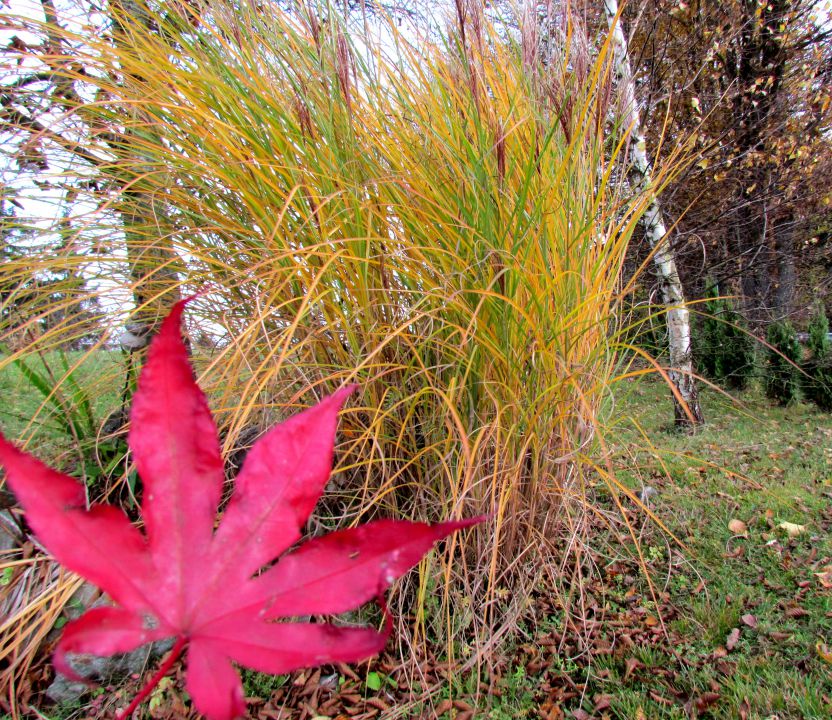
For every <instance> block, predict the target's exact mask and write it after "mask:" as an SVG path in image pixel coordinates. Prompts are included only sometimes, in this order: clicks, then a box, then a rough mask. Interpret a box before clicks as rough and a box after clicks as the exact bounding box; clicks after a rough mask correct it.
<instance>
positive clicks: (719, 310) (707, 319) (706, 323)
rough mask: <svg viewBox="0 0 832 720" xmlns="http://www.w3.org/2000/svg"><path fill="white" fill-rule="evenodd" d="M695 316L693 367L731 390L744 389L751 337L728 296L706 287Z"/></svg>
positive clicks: (749, 370) (751, 357) (749, 375)
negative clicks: (700, 307)
mask: <svg viewBox="0 0 832 720" xmlns="http://www.w3.org/2000/svg"><path fill="white" fill-rule="evenodd" d="M705 297H706V298H707V301H706V302H705V303H704V306H702V311H701V314H700V315H699V316H698V317H697V318H696V324H695V336H694V342H693V351H694V354H695V357H694V360H695V362H696V368H697V370H698V371H699V372H700V373H701V374H702V375H704V376H705V377H706V378H708V379H710V380H713V381H715V382H718V383H721V384H723V385H725V386H727V387H729V388H731V389H732V390H744V389H745V388H746V387H747V386H748V383H749V381H750V380H751V379H752V378H753V377H754V371H755V366H754V354H755V353H754V338H753V337H752V335H751V334H750V333H749V332H748V330H747V328H746V325H745V322H744V320H743V318H742V316H741V315H740V314H739V313H738V312H737V311H736V309H735V308H734V305H733V302H732V301H731V300H730V299H728V298H722V297H720V296H719V290H718V288H717V286H716V285H714V284H711V285H710V286H709V287H708V290H707V292H706V295H705Z"/></svg>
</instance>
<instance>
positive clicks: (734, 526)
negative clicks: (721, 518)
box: [728, 518, 748, 535]
mask: <svg viewBox="0 0 832 720" xmlns="http://www.w3.org/2000/svg"><path fill="white" fill-rule="evenodd" d="M728 529H729V530H730V531H731V532H732V533H734V535H748V525H746V524H745V523H744V522H743V521H742V520H738V519H737V518H732V519H731V520H730V521H729V522H728Z"/></svg>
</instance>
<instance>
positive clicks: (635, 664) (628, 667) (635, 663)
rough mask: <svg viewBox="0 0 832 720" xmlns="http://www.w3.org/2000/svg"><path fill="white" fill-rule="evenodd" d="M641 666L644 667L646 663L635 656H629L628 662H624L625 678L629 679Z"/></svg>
mask: <svg viewBox="0 0 832 720" xmlns="http://www.w3.org/2000/svg"><path fill="white" fill-rule="evenodd" d="M640 667H644V665H643V663H641V662H640V661H639V660H638V659H636V658H634V657H630V658H627V662H626V663H624V680H625V681H626V680H629V678H630V675H632V674H633V673H634V672H635V671H636V670H637V669H638V668H640Z"/></svg>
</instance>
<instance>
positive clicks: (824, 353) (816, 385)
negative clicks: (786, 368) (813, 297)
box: [801, 304, 832, 412]
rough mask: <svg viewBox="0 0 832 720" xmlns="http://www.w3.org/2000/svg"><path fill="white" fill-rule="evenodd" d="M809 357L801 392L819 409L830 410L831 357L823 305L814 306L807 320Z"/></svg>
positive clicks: (831, 384)
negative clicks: (808, 320) (810, 317)
mask: <svg viewBox="0 0 832 720" xmlns="http://www.w3.org/2000/svg"><path fill="white" fill-rule="evenodd" d="M807 344H808V348H809V352H810V353H811V355H810V357H809V358H808V359H807V360H806V362H805V363H804V364H803V372H804V375H803V377H801V381H802V384H803V392H804V394H805V395H806V399H807V400H811V401H812V402H813V403H815V405H817V406H818V407H819V408H820V409H821V410H826V411H827V412H828V411H830V410H832V357H830V352H829V349H830V343H829V319H828V318H827V317H826V310H825V308H824V307H823V305H821V304H818V305H817V306H816V307H815V311H814V314H813V315H812V319H811V321H810V322H809V340H808V343H807Z"/></svg>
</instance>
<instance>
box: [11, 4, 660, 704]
mask: <svg viewBox="0 0 832 720" xmlns="http://www.w3.org/2000/svg"><path fill="white" fill-rule="evenodd" d="M198 7H199V12H202V13H204V14H202V15H200V14H198V11H197V5H196V4H195V5H194V6H193V7H191V6H190V5H187V6H186V5H184V4H183V5H179V4H177V5H174V4H170V7H169V8H168V9H167V10H166V9H164V8H162V9H161V10H160V11H159V12H158V13H157V14H154V15H153V16H152V17H146V16H145V17H141V18H136V17H128V16H118V15H116V16H115V17H114V23H113V25H112V26H111V27H110V28H109V29H108V30H107V31H106V32H102V33H100V34H97V35H92V36H91V35H90V34H84V30H83V29H82V30H78V31H70V30H62V31H61V32H62V33H63V35H64V37H65V39H66V43H67V44H68V45H71V47H72V52H73V62H72V64H65V65H64V66H63V67H64V69H63V72H65V73H66V75H67V78H68V79H70V80H72V82H74V83H77V85H78V86H79V87H83V88H84V92H83V93H79V94H78V95H77V96H76V98H77V99H76V104H75V106H74V107H73V108H72V114H73V118H74V119H75V120H78V121H83V122H84V123H85V124H86V126H87V127H89V128H93V129H95V134H94V135H93V136H92V140H91V142H92V146H91V151H92V152H94V153H95V154H96V157H98V158H99V159H100V162H96V163H95V164H94V166H91V167H87V168H85V169H84V171H83V173H79V174H80V175H85V176H86V175H92V176H93V177H94V178H95V182H94V183H87V184H86V185H85V186H84V188H85V189H84V193H85V195H84V197H83V200H84V204H83V206H82V207H81V210H79V212H78V213H77V214H76V215H72V216H71V217H70V218H69V220H68V221H67V226H68V227H70V228H72V232H71V242H69V243H67V244H66V246H65V249H64V251H63V253H62V254H59V255H58V256H57V257H55V256H52V255H49V254H47V253H46V252H44V254H42V255H33V256H32V257H30V258H28V260H27V262H28V268H31V267H33V266H34V267H43V268H45V267H47V266H50V267H54V266H64V265H67V266H72V267H76V268H83V272H84V274H85V277H87V278H88V286H89V287H96V288H99V290H98V292H99V294H101V295H102V297H106V298H113V297H115V298H119V299H120V300H121V301H122V302H125V303H127V304H128V305H129V303H130V300H131V299H132V302H133V303H135V306H136V307H135V310H133V311H131V312H132V313H133V314H132V317H133V319H134V320H136V321H137V323H138V324H141V323H144V326H143V327H152V326H153V325H154V323H156V322H157V318H158V317H160V316H161V314H162V310H161V309H160V308H162V307H166V306H169V305H170V304H172V301H173V300H174V299H176V298H178V297H179V296H180V295H182V294H184V293H186V292H191V290H192V289H195V288H205V292H204V293H203V294H202V295H201V296H200V297H199V298H197V299H196V300H194V301H193V302H192V303H191V305H190V306H189V325H190V329H191V337H192V339H193V341H194V342H193V343H192V350H193V354H194V362H195V364H196V366H197V368H198V371H199V380H200V385H201V387H203V388H204V389H205V391H206V394H207V396H208V398H209V400H210V403H211V406H212V408H213V410H214V414H215V417H216V419H217V422H218V425H219V428H220V432H221V437H222V438H223V452H224V453H225V454H226V455H228V454H229V453H231V452H232V451H234V450H235V449H236V448H237V443H238V439H239V438H241V437H244V436H248V434H249V433H250V431H251V430H252V429H254V434H256V432H257V430H258V429H259V428H262V427H265V426H267V425H269V424H271V423H273V422H274V421H276V420H280V419H282V418H284V417H285V416H286V415H288V414H291V413H293V412H295V411H296V410H297V409H299V408H303V407H308V406H310V405H313V404H315V402H316V401H317V399H318V398H320V397H321V396H322V395H324V394H326V393H328V392H329V391H330V389H331V388H334V387H339V386H341V385H343V384H349V383H353V382H358V383H360V385H361V387H362V388H363V391H362V394H361V397H360V398H359V399H357V400H356V402H355V403H353V404H352V405H351V407H350V408H348V410H347V411H346V412H345V413H344V414H343V416H342V417H341V420H340V428H341V431H340V436H339V441H338V443H337V452H336V465H335V471H334V473H333V477H332V479H331V481H330V484H329V486H328V488H327V493H326V495H325V500H324V503H323V505H322V506H321V507H320V508H319V512H318V514H317V515H316V516H315V518H314V523H315V527H316V528H318V529H320V530H323V529H335V528H338V527H349V526H352V525H355V524H357V523H359V522H363V521H366V520H368V519H372V518H375V517H404V518H408V519H411V520H413V521H436V520H440V519H442V518H446V517H459V516H466V517H468V516H473V515H479V514H483V513H488V514H490V521H489V522H486V523H484V524H482V525H480V526H479V527H478V528H476V529H475V530H472V531H471V532H470V534H469V536H468V538H467V541H466V543H465V544H462V543H461V542H459V541H455V540H453V539H452V540H449V541H448V542H447V543H446V546H445V547H444V550H443V552H442V553H441V554H438V555H436V556H435V557H432V558H428V559H426V560H425V561H424V562H423V563H421V564H420V565H419V567H418V571H417V572H415V573H413V574H412V575H410V576H408V578H406V579H405V580H404V581H403V582H402V583H401V584H400V590H399V592H398V593H397V594H396V595H395V596H394V597H393V598H391V605H392V606H394V607H395V605H396V603H398V604H399V605H400V606H401V607H400V608H399V609H404V608H406V609H407V610H408V613H397V616H398V617H401V618H409V619H407V620H400V621H399V622H400V623H401V624H400V629H401V630H402V631H403V632H401V633H400V635H399V637H400V638H401V643H402V646H403V647H404V646H406V645H409V646H410V647H409V648H408V650H409V651H410V656H411V657H413V658H418V657H419V656H420V653H421V652H422V650H423V648H424V647H425V646H427V645H437V644H438V645H439V646H440V647H443V649H444V652H445V654H446V655H447V657H448V660H449V661H450V662H453V661H454V660H455V659H457V658H458V657H459V656H460V655H461V656H462V658H463V659H464V660H465V662H467V663H469V664H474V663H476V662H479V661H480V660H481V658H482V657H483V655H484V653H485V652H486V651H487V650H488V649H489V648H490V647H492V646H493V645H494V644H495V643H497V642H499V641H500V640H501V638H504V637H505V636H506V633H508V632H510V631H511V630H512V628H513V624H514V623H515V622H516V619H517V617H518V616H519V615H520V614H521V613H522V612H523V611H524V610H525V609H526V600H525V599H526V598H528V596H529V593H530V592H531V590H532V588H534V587H535V586H537V585H538V584H539V582H540V581H541V580H543V579H545V580H546V582H547V585H548V587H550V588H551V590H552V592H554V593H555V594H557V595H559V597H560V598H561V601H562V603H563V606H564V608H565V609H566V611H567V612H571V611H572V610H571V605H570V602H571V599H572V598H573V597H574V596H573V594H572V592H573V590H574V589H573V588H571V587H570V582H569V580H568V578H569V577H571V576H572V574H573V573H574V574H576V576H580V575H581V573H582V572H584V570H585V567H584V564H585V563H586V562H587V560H586V557H587V556H586V555H585V554H584V553H583V552H582V550H581V545H582V542H583V541H584V540H585V539H586V536H587V529H588V527H589V517H590V515H591V514H592V513H593V512H594V509H593V503H594V502H595V501H596V498H597V495H596V492H597V491H596V488H597V487H598V486H599V485H602V486H603V487H604V488H606V489H605V492H608V493H609V494H610V495H611V496H612V497H613V499H614V502H615V503H617V504H618V507H619V508H620V507H621V504H620V503H621V500H620V493H621V492H622V490H624V488H623V486H622V485H621V484H620V483H618V481H617V480H616V479H615V475H614V471H613V468H611V467H607V465H606V462H607V461H606V460H605V455H604V450H603V448H604V446H603V443H602V440H601V434H602V430H603V424H604V421H605V416H604V412H605V411H604V410H603V408H605V407H608V404H606V403H605V400H606V398H607V397H608V396H609V394H610V391H611V386H612V384H613V383H614V381H615V379H616V368H617V367H619V356H618V350H619V347H620V343H619V341H618V339H617V330H616V328H617V319H616V318H617V316H616V311H617V307H618V303H619V299H620V292H621V289H622V278H621V269H622V266H623V261H624V256H625V251H626V249H627V245H628V243H629V240H630V237H631V235H632V233H633V230H634V228H635V226H636V223H637V222H638V219H639V216H640V214H641V213H642V212H643V211H644V209H645V207H646V204H647V202H648V200H649V194H648V193H647V191H645V193H644V194H641V193H638V192H632V191H631V190H630V189H628V188H626V187H624V186H623V185H622V177H623V176H624V175H623V173H622V172H620V163H621V161H622V157H621V156H622V155H623V151H624V148H625V143H624V141H623V134H624V132H625V130H626V129H619V128H614V127H610V125H609V122H608V117H609V110H610V100H611V94H612V93H611V88H610V80H609V78H610V75H609V72H608V60H609V48H608V46H607V45H606V44H601V45H600V47H599V48H598V49H597V52H593V53H590V52H589V50H588V44H587V43H586V42H579V41H578V38H577V35H576V34H577V33H579V31H580V28H579V26H576V25H573V24H569V23H566V22H564V23H563V25H562V30H563V37H562V38H561V40H562V42H561V41H559V42H557V43H551V47H554V48H557V49H556V50H552V51H551V53H550V54H549V55H548V56H547V57H541V56H540V52H541V47H542V45H543V44H542V43H540V42H538V41H537V38H536V36H535V35H534V34H533V33H530V32H529V33H526V32H522V33H521V35H520V36H517V37H515V36H514V35H513V34H512V33H511V32H503V31H502V30H500V29H498V28H495V27H493V26H492V25H490V24H489V23H488V22H487V21H486V19H485V18H484V17H483V16H482V15H481V14H478V13H476V12H472V13H470V14H469V15H467V16H465V17H462V19H460V20H459V22H458V23H457V24H456V25H455V26H454V25H453V24H451V25H449V26H448V29H446V30H444V31H442V32H439V34H438V36H437V35H432V36H429V37H430V39H425V38H424V37H421V36H420V37H419V39H418V41H416V40H410V39H409V38H408V36H407V35H406V34H405V33H404V32H402V31H401V30H400V29H399V28H398V26H397V24H396V23H394V22H386V21H383V20H381V19H379V20H378V23H379V25H378V27H379V28H380V29H379V30H378V32H375V33H369V34H365V33H364V32H363V31H361V32H358V33H357V34H356V32H352V33H351V32H350V31H349V29H348V24H347V23H345V22H344V20H343V19H342V18H341V17H340V16H338V15H337V14H336V13H334V12H330V11H331V8H329V7H327V6H326V5H324V6H322V7H321V8H318V9H317V11H316V12H312V11H309V10H308V9H307V10H301V11H299V12H298V13H297V14H289V13H286V12H284V11H283V10H280V9H279V8H278V7H277V6H276V5H275V4H270V3H267V4H260V3H249V2H242V3H240V2H235V3H230V2H224V1H220V2H213V3H211V4H210V5H199V6H198ZM174 8H178V10H177V11H174ZM183 13H184V15H183ZM34 30H35V31H36V30H38V28H35V29H34ZM41 30H42V29H41ZM503 30H504V29H503ZM73 32H75V34H73ZM379 37H383V41H381V40H378V38H379ZM81 69H83V72H81ZM672 160H673V159H672V158H671V161H672ZM671 161H668V163H667V165H665V166H662V165H661V164H660V165H658V166H657V167H656V169H655V174H654V183H653V186H652V187H651V188H650V190H649V193H652V192H653V191H655V190H659V189H661V187H662V186H663V184H664V183H665V182H666V181H667V179H668V173H669V172H671V171H672V170H673V169H674V165H673V163H672V162H671ZM18 270H19V271H20V273H21V277H22V276H23V268H22V267H18ZM110 303H111V305H112V300H110ZM111 321H112V320H111ZM139 329H141V328H139ZM71 332H72V328H71V325H69V324H64V325H62V326H61V327H60V328H53V329H50V330H49V331H48V332H45V333H43V334H41V335H40V336H39V337H37V339H36V341H34V342H32V343H30V344H28V345H26V346H25V348H24V349H22V350H20V351H19V353H18V355H19V354H21V353H23V354H25V353H32V352H36V351H38V350H44V349H48V348H50V347H54V346H56V345H59V344H60V343H61V342H63V341H64V339H65V337H66V333H71ZM137 332H138V331H137ZM200 337H205V338H207V340H206V341H205V342H202V341H200V342H196V340H197V339H198V338H200ZM93 352H100V346H99V348H98V349H97V350H94V351H93ZM3 362H6V361H5V360H4V361H3ZM634 372H641V371H634ZM58 385H59V386H60V383H59V384H58ZM29 437H30V435H29V434H27V432H26V431H24V432H22V434H21V439H22V440H23V441H24V442H25V441H26V440H27V439H29ZM129 481H130V477H129V475H128V473H127V472H125V474H124V476H123V477H121V478H120V479H117V480H116V481H114V482H113V483H112V484H111V485H110V486H108V487H107V488H104V489H103V490H102V493H104V494H110V493H114V492H115V493H118V492H121V490H122V489H123V488H124V487H125V486H129ZM128 496H129V493H126V494H125V495H124V497H128ZM566 538H572V539H573V540H574V539H578V538H580V539H581V541H580V542H564V540H565V539H566ZM566 567H571V568H573V569H572V570H569V571H568V572H565V571H564V568H566ZM16 617H20V616H19V615H18V616H16ZM404 631H406V632H404ZM6 687H7V689H8V687H9V686H8V685H7V686H6Z"/></svg>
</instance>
